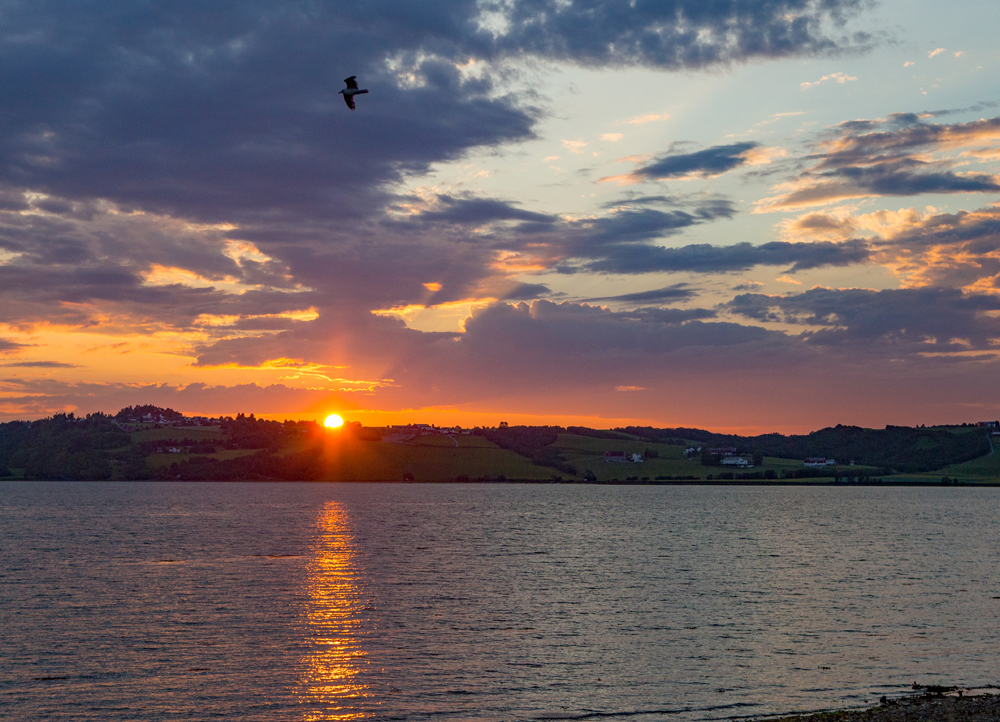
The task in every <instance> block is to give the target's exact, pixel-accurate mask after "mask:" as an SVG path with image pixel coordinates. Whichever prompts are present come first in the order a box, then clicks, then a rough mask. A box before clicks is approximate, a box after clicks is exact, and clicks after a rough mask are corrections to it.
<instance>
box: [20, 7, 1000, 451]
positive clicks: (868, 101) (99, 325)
mask: <svg viewBox="0 0 1000 722" xmlns="http://www.w3.org/2000/svg"><path fill="white" fill-rule="evenodd" d="M998 29H1000V3H997V2H996V0H963V2H961V3H954V4H949V3H942V2H940V1H939V0H907V1H904V0H883V1H881V2H867V1H865V0H745V1H744V0H723V1H720V2H707V1H706V0H664V1H662V2H652V1H650V0H631V1H630V0H586V1H582V2H581V1H578V0H496V1H493V0H480V1H478V2H472V1H469V0H455V1H454V2H445V1H444V0H427V2H420V3H416V2H380V1H378V0H368V1H366V2H361V3H358V2H346V1H343V2H322V1H320V0H309V1H305V0H304V1H302V2H294V1H282V2H274V1H273V0H268V1H267V2H250V1H243V2H218V3H214V2H213V3H204V2H180V1H179V2H137V1H135V0H130V1H128V2H110V1H108V0H101V1H100V2H97V1H94V2H86V1H83V0H81V1H79V2H64V1H60V2H39V1H37V0H36V1H34V2H30V3H29V2H0V93H2V95H0V97H2V98H3V105H2V110H0V124H2V128H3V132H2V134H0V366H2V367H3V369H2V373H0V420H9V419H15V418H40V417H43V416H47V415H51V414H52V413H55V412H58V411H74V412H76V413H87V412H92V411H106V412H114V411H117V410H118V409H119V408H121V407H122V406H126V405H130V404H139V403H152V404H157V405H160V406H170V407H172V408H174V409H177V410H178V411H182V412H184V413H188V414H195V413H198V414H211V415H217V414H235V413H237V412H240V411H244V412H247V413H249V412H251V411H252V412H255V413H257V414H258V415H265V416H269V417H271V418H316V419H321V418H323V417H325V416H326V415H327V414H329V413H333V412H336V413H340V414H342V415H343V416H344V417H345V419H348V420H350V421H360V422H361V423H362V424H366V425H381V424H387V423H403V422H409V421H417V422H421V421H422V422H427V423H439V424H461V425H463V426H473V425H493V424H496V423H497V422H498V421H500V420H506V421H508V422H509V423H512V424H513V423H531V424H582V425H587V426H593V427H599V428H608V427H613V426H620V425H625V424H651V425H655V426H678V425H684V426H697V427H701V428H709V429H713V430H723V431H724V430H735V431H742V432H764V431H784V432H792V431H795V432H801V431H810V430H813V429H818V428H821V427H823V426H828V425H832V424H837V423H844V424H859V425H865V426H884V425H885V424H923V423H926V424H932V423H954V422H963V421H975V420H980V419H996V418H997V417H1000V359H998V356H1000V175H998V174H1000V45H998V44H997V42H996V37H997V31H998ZM349 75H357V76H358V80H359V83H360V85H361V87H362V88H368V89H369V90H370V93H369V94H367V95H361V96H358V99H357V110H356V111H353V112H352V111H351V110H349V109H348V108H347V106H346V105H345V103H344V101H343V98H342V97H341V96H340V95H338V94H337V91H338V90H340V89H341V88H343V87H344V83H343V79H344V78H346V77H347V76H349Z"/></svg>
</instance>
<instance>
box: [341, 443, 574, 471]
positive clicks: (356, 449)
mask: <svg viewBox="0 0 1000 722" xmlns="http://www.w3.org/2000/svg"><path fill="white" fill-rule="evenodd" d="M442 442H445V443H442ZM458 442H459V445H458V446H455V442H454V441H453V440H452V439H450V438H447V437H443V436H441V437H434V436H424V437H419V438H417V439H414V441H413V442H412V443H384V442H381V441H358V440H355V439H336V438H328V439H326V441H325V443H324V447H323V450H322V454H323V462H324V465H325V466H326V468H327V472H326V473H325V474H324V475H323V477H322V479H323V480H324V481H336V480H352V481H369V480H372V481H374V480H386V479H402V478H403V475H404V474H407V473H409V474H412V475H413V477H414V480H416V481H452V480H454V479H455V478H457V477H460V476H465V477H468V478H469V479H479V478H485V477H491V478H496V477H498V476H501V475H502V476H504V477H506V478H507V479H532V480H536V479H538V480H544V479H549V478H551V477H552V476H553V475H558V473H559V472H557V471H555V470H554V469H550V468H547V467H543V466H537V465H535V464H534V463H532V462H531V460H530V459H527V458H525V457H523V456H518V455H517V454H515V453H514V452H512V451H507V450H506V449H501V448H499V447H497V446H496V445H494V444H492V443H490V442H489V441H487V440H486V439H483V438H481V437H471V436H462V437H458ZM564 476H565V475H564Z"/></svg>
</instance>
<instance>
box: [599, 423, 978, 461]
mask: <svg viewBox="0 0 1000 722" xmlns="http://www.w3.org/2000/svg"><path fill="white" fill-rule="evenodd" d="M616 431H620V432H623V433H627V434H631V435H633V436H638V437H639V438H641V439H646V440H649V441H658V442H661V443H671V440H674V439H684V440H685V441H686V442H694V443H696V444H698V445H701V446H702V447H703V448H704V447H724V446H733V447H736V449H737V450H738V452H739V453H741V454H754V455H760V456H771V457H776V458H779V459H806V458H809V457H827V458H831V459H836V461H837V462H838V463H840V464H847V463H850V462H852V461H853V462H854V463H855V464H860V465H863V466H875V467H881V468H889V469H895V470H896V471H902V472H920V471H932V470H934V469H940V468H942V467H944V466H949V465H951V464H961V463H963V462H966V461H971V460H972V459H977V458H979V457H980V456H984V455H986V454H988V453H989V451H990V442H989V439H988V437H987V436H986V432H985V431H982V432H981V431H978V430H970V429H968V428H963V427H958V428H924V427H916V428H914V427H909V426H887V427H885V429H864V428H861V427H859V426H843V425H840V424H838V425H837V426H834V427H829V428H826V429H820V430H819V431H814V432H812V433H811V434H802V435H791V436H784V435H782V434H763V435H761V436H736V435H729V434H713V433H712V432H709V431H703V430H701V429H686V428H676V429H656V428H652V427H648V426H628V427H625V428H619V429H616Z"/></svg>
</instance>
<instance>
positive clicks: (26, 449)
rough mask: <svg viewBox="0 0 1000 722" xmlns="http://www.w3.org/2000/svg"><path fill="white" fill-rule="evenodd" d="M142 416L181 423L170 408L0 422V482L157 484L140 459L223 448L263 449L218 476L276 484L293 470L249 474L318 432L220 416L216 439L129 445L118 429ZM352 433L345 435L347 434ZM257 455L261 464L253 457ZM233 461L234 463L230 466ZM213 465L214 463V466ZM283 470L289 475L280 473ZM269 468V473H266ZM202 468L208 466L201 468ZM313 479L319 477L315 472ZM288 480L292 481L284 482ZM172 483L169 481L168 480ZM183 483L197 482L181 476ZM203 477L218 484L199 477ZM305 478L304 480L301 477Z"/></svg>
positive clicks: (309, 425)
mask: <svg viewBox="0 0 1000 722" xmlns="http://www.w3.org/2000/svg"><path fill="white" fill-rule="evenodd" d="M147 416H150V417H152V418H153V419H157V420H158V419H164V420H166V421H170V422H174V423H177V422H182V421H183V416H182V415H181V414H180V413H179V412H176V411H174V410H173V409H163V408H159V407H157V406H149V405H145V406H128V407H126V408H124V409H122V410H121V411H119V412H118V413H117V414H115V415H114V416H109V415H107V414H102V413H95V414H88V415H87V416H86V417H77V416H75V415H74V414H72V413H70V414H56V415H55V416H52V417H51V418H47V419H39V420H37V421H11V422H7V423H2V424H0V476H10V475H11V473H12V472H11V470H12V469H23V470H24V477H25V478H28V479H43V480H67V481H84V480H91V481H101V480H105V479H149V478H154V477H156V478H162V477H163V473H162V472H160V471H157V472H155V473H154V472H153V471H152V470H151V469H150V467H149V466H148V465H147V464H146V457H148V456H149V455H151V454H155V453H156V452H157V451H166V450H167V449H169V448H171V447H173V448H179V449H181V450H182V451H183V452H184V453H189V454H214V453H215V452H217V451H219V450H220V448H219V447H222V448H224V449H263V450H265V451H264V452H263V456H261V455H253V458H254V459H255V460H254V461H253V462H241V463H239V464H228V465H227V464H223V466H222V467H221V471H220V470H214V471H215V473H217V474H220V475H221V477H220V478H239V474H242V473H251V476H250V477H248V478H259V477H260V476H262V475H270V476H275V477H276V478H295V477H294V475H295V474H297V473H299V472H298V467H296V466H295V465H294V464H289V463H286V462H285V461H284V460H282V459H279V458H277V457H275V460H273V461H271V462H268V464H269V465H265V466H266V468H264V467H261V468H262V470H261V471H260V473H259V474H257V473H256V472H253V467H254V465H257V466H260V465H261V464H262V461H261V459H262V458H263V457H264V456H267V454H269V453H272V452H275V451H279V450H281V449H283V448H284V447H285V446H286V445H287V444H288V443H289V442H291V441H292V440H293V439H299V438H302V436H303V435H304V434H316V433H318V431H319V427H318V425H317V424H316V423H315V422H312V421H285V422H283V423H282V422H278V421H266V420H264V419H257V418H255V417H254V415H253V414H250V416H245V415H244V414H239V415H238V416H237V417H236V418H232V417H223V418H222V420H221V431H222V437H221V438H219V439H218V440H215V439H212V440H206V439H192V438H189V437H182V438H165V439H155V440H151V441H142V442H137V443H132V437H131V434H129V433H128V432H127V431H124V430H123V429H122V428H121V427H120V426H119V424H122V423H132V422H137V421H142V420H144V419H146V418H147ZM352 430H354V427H351V428H350V429H348V432H350V431H352ZM257 457H261V458H257ZM211 461H214V460H210V459H207V458H204V457H202V459H201V460H200V461H198V462H197V464H195V465H193V467H192V468H194V467H195V466H197V467H206V465H208V464H209V462H211ZM232 461H238V460H232ZM214 463H215V464H219V463H220V462H218V461H214ZM278 466H281V467H282V468H284V469H286V470H287V471H286V472H284V473H278V472H276V471H274V468H277V467H278ZM272 467H274V468H272ZM206 468H207V467H206ZM317 473H318V472H317ZM289 474H291V475H292V476H288V475H289ZM171 478H175V476H174V477H171ZM184 478H197V477H196V476H185V477H184ZM205 478H216V477H214V476H212V477H205ZM303 478H306V477H303Z"/></svg>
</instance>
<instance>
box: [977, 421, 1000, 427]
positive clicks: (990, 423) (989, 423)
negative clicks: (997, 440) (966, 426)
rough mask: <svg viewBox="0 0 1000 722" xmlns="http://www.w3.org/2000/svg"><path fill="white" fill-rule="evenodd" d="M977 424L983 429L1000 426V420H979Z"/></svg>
mask: <svg viewBox="0 0 1000 722" xmlns="http://www.w3.org/2000/svg"><path fill="white" fill-rule="evenodd" d="M976 426H978V427H980V428H982V429H994V428H997V427H998V426H1000V421H977V422H976Z"/></svg>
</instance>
